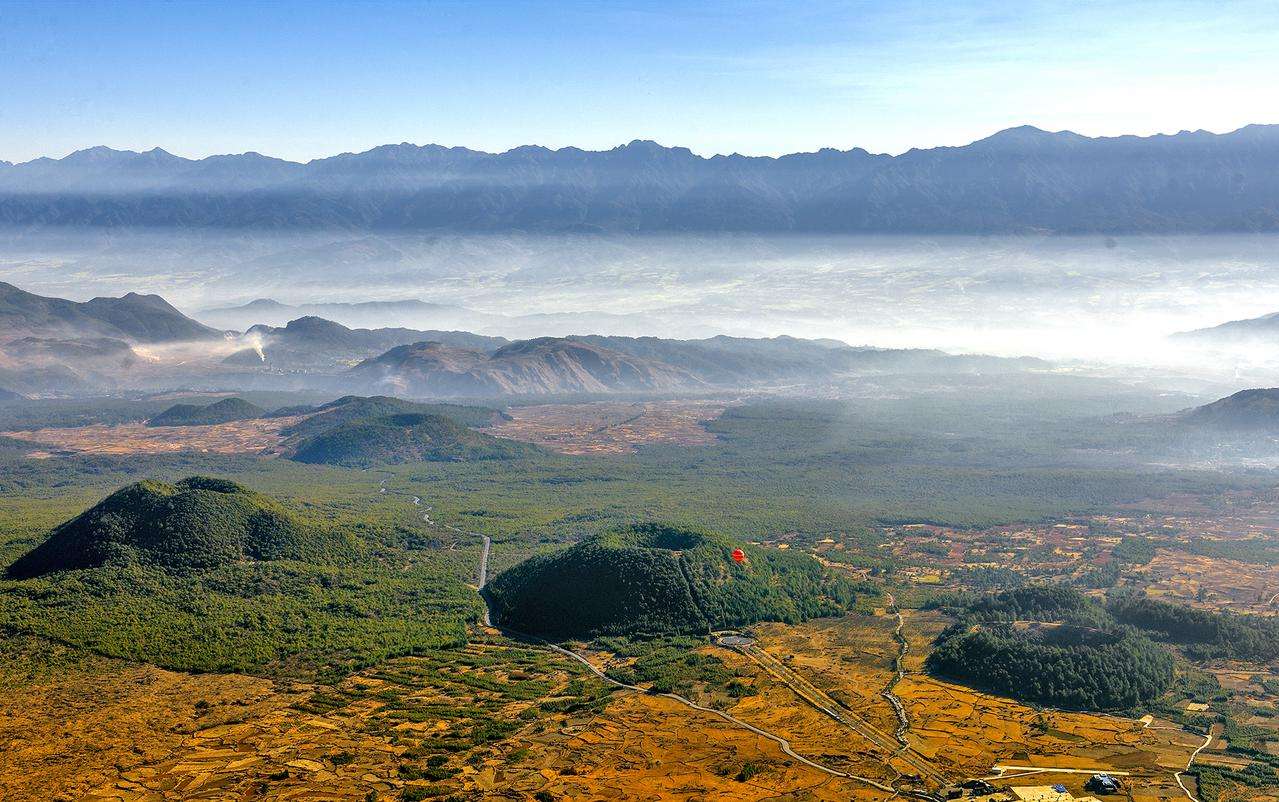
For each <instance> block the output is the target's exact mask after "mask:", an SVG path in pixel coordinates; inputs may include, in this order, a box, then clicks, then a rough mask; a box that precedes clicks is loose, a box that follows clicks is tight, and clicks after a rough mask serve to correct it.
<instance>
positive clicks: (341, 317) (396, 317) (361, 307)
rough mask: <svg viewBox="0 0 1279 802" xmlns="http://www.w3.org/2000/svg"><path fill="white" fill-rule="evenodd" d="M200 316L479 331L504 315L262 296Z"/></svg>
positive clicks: (227, 321) (233, 322)
mask: <svg viewBox="0 0 1279 802" xmlns="http://www.w3.org/2000/svg"><path fill="white" fill-rule="evenodd" d="M196 314H197V315H199V317H200V319H201V320H203V321H205V322H208V323H212V324H213V325H215V326H221V327H223V328H228V329H239V330H243V329H246V328H248V327H250V326H255V325H266V326H283V325H284V324H286V323H288V322H289V321H291V320H297V319H298V318H301V317H319V318H324V319H326V320H332V321H335V322H337V323H341V324H343V325H345V326H351V327H353V328H371V329H382V328H392V327H399V328H412V327H414V326H417V325H419V324H420V322H421V321H423V320H430V321H431V322H432V323H433V324H434V325H436V326H439V327H442V328H448V329H468V330H471V331H474V330H476V329H477V328H479V327H480V326H481V325H482V324H485V323H488V322H490V321H492V320H501V319H503V318H501V317H499V316H497V315H485V314H482V313H480V312H475V311H473V310H470V309H463V308H461V307H458V306H450V305H448V304H436V303H429V302H427V301H419V300H406V301H363V302H360V303H319V304H296V305H295V304H286V303H281V302H280V301H276V300H273V299H271V298H258V299H257V300H255V301H250V302H249V303H247V304H242V305H240V306H223V307H216V308H213V309H204V310H200V311H199V312H197V313H196Z"/></svg>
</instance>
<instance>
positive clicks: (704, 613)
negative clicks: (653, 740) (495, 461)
mask: <svg viewBox="0 0 1279 802" xmlns="http://www.w3.org/2000/svg"><path fill="white" fill-rule="evenodd" d="M740 548H741V549H742V550H743V553H744V559H743V561H742V562H740V563H739V562H736V561H735V560H734V559H733V558H732V556H731V555H732V552H733V549H734V544H733V543H732V542H731V541H730V540H728V539H727V538H725V537H724V536H722V535H717V534H711V533H705V532H698V531H694V530H689V529H683V528H679V527H672V526H666V525H662V524H656V523H647V524H637V525H634V526H630V527H626V528H623V529H620V530H617V531H613V532H607V533H605V534H602V535H598V536H595V537H592V538H588V539H586V540H584V541H582V542H581V543H578V544H577V545H575V546H572V547H570V548H568V549H565V550H563V551H559V552H555V553H553V554H549V555H542V556H538V557H534V558H532V559H529V560H526V561H525V562H523V563H520V564H519V565H517V566H515V567H514V568H511V569H509V570H507V571H505V572H503V573H502V574H501V575H499V576H498V577H497V578H496V579H495V580H494V581H493V582H492V583H491V584H490V585H489V587H488V588H487V592H488V594H489V598H490V600H491V602H492V606H493V608H494V611H495V613H496V614H497V617H498V620H499V621H500V622H501V623H503V624H504V625H506V626H509V627H513V628H515V629H517V630H520V631H523V632H531V633H537V634H544V635H549V636H552V637H568V636H577V635H599V634H624V633H625V634H628V633H647V634H669V633H677V632H702V633H704V632H707V631H709V630H713V629H724V628H726V627H736V626H743V625H745V624H751V623H754V622H757V621H785V622H789V623H795V622H799V621H803V620H806V619H808V618H813V617H816V616H822V615H834V614H837V613H839V612H841V611H842V610H844V609H846V608H847V607H848V605H849V604H851V603H852V601H853V599H854V593H855V591H856V590H857V588H856V587H855V586H854V585H853V584H852V583H850V582H848V581H847V580H845V579H843V578H842V577H839V576H837V575H834V574H832V573H831V572H829V571H827V570H826V569H824V568H823V567H822V565H821V564H820V563H818V562H817V561H816V560H814V559H813V558H812V557H810V556H808V555H806V554H797V553H793V552H787V551H779V550H776V549H763V548H758V547H755V546H750V545H743V546H740Z"/></svg>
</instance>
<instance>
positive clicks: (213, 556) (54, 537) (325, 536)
mask: <svg viewBox="0 0 1279 802" xmlns="http://www.w3.org/2000/svg"><path fill="white" fill-rule="evenodd" d="M349 549H350V546H349V543H347V542H346V541H345V540H344V539H343V538H341V537H339V536H336V535H333V534H329V533H325V532H321V531H318V530H316V529H313V528H310V527H305V526H303V525H301V524H299V523H298V522H297V521H296V520H295V519H294V518H293V516H291V515H290V514H289V513H288V512H286V511H285V510H284V509H283V508H282V507H281V506H280V505H279V504H277V503H276V502H275V501H274V500H272V499H270V498H269V497H267V496H264V495H262V494H260V493H254V492H252V491H250V490H248V489H246V488H244V487H241V486H240V485H238V484H236V483H234V482H230V481H227V480H224V479H211V478H208V477H203V476H192V477H190V478H187V479H183V480H182V481H180V482H178V483H176V484H167V483H165V482H157V481H151V480H147V481H142V482H137V483H136V484H132V485H129V486H127V487H124V488H122V489H120V490H117V491H116V492H115V493H112V494H111V495H110V496H108V497H107V498H105V499H103V500H102V501H101V502H99V503H97V504H95V505H94V506H93V507H91V508H90V509H88V510H86V511H85V512H84V513H82V514H80V515H78V516H76V517H75V518H73V519H71V520H70V521H67V522H66V523H63V524H61V525H60V526H58V527H56V528H55V529H54V530H53V532H52V533H51V534H50V535H49V538H48V539H47V540H45V541H44V542H43V543H41V544H40V545H38V546H36V547H35V548H34V549H32V550H31V551H29V552H27V553H26V554H25V555H23V556H22V557H20V558H19V559H18V560H17V561H16V562H14V563H13V565H12V566H10V568H9V575H10V576H11V577H15V578H25V577H32V576H39V575H42V574H48V573H53V572H57V571H68V570H73V569H79V568H96V567H99V566H102V565H107V564H112V565H129V564H139V565H148V566H155V567H159V568H163V569H167V570H173V571H190V570H199V569H208V568H213V567H216V566H219V565H226V564H229V563H235V562H240V561H243V560H281V559H293V560H301V559H323V558H325V557H327V556H331V555H335V554H339V553H344V552H347V551H349Z"/></svg>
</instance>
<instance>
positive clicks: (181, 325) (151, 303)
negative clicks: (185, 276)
mask: <svg viewBox="0 0 1279 802" xmlns="http://www.w3.org/2000/svg"><path fill="white" fill-rule="evenodd" d="M6 335H8V336H21V337H35V338H41V339H57V338H63V339H83V338H89V337H93V338H112V339H117V340H122V341H126V342H137V343H164V342H180V341H181V342H186V341H191V340H210V339H217V338H220V337H221V336H222V332H220V331H218V330H217V329H213V328H210V327H208V326H205V325H204V324H203V323H198V322H196V321H195V320H192V319H191V318H189V317H187V316H186V315H184V314H182V313H181V312H179V311H178V310H177V309H175V308H174V307H173V306H172V305H170V304H169V302H168V301H166V300H164V299H163V298H161V297H160V296H158V295H139V294H138V293H136V292H131V293H128V294H127V295H124V296H122V297H120V298H94V299H92V300H89V301H85V302H83V303H78V302H76V301H68V300H66V299H64V298H48V297H45V296H43V295H36V294H34V293H30V292H26V291H25V290H21V289H18V288H17V287H15V286H13V285H12V284H7V283H5V282H3V281H0V342H3V341H4V339H5V338H6Z"/></svg>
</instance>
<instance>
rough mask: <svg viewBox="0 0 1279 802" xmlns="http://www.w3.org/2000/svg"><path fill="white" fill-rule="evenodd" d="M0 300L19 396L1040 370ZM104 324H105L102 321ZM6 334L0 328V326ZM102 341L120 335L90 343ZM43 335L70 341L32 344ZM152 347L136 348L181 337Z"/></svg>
mask: <svg viewBox="0 0 1279 802" xmlns="http://www.w3.org/2000/svg"><path fill="white" fill-rule="evenodd" d="M3 286H4V287H6V288H8V290H9V291H8V292H7V294H6V295H3V296H0V334H7V335H8V336H9V337H10V338H11V339H9V340H7V341H0V381H2V382H3V383H4V384H5V386H8V387H12V388H14V389H15V390H18V391H21V392H27V393H35V394H45V393H73V394H83V393H87V392H93V391H95V390H96V391H101V390H110V391H112V392H115V391H127V390H131V389H164V388H171V387H199V388H204V389H218V390H225V389H233V390H241V391H243V390H249V389H273V388H274V389H282V388H291V389H302V388H311V389H325V390H332V391H338V392H352V391H360V392H373V393H389V394H399V395H409V396H417V397H432V396H440V397H466V396H470V397H489V396H501V395H572V394H608V393H619V392H621V393H667V392H672V391H680V392H684V391H694V392H700V391H704V390H707V389H711V388H719V389H726V388H730V389H736V388H747V387H765V386H770V385H771V386H778V385H782V386H786V385H800V384H804V385H809V386H814V385H826V384H830V383H832V382H838V381H842V380H844V379H846V378H848V377H849V376H853V375H871V374H884V373H898V374H909V373H920V374H924V373H929V374H937V375H947V376H955V375H958V374H964V373H976V372H990V373H997V372H1009V371H1024V370H1034V369H1040V368H1044V367H1046V366H1047V363H1045V362H1042V361H1040V360H1037V359H1031V358H1021V359H1005V358H997V357H988V356H980V355H970V356H957V355H953V354H947V353H944V352H941V351H933V350H926V349H878V348H854V347H851V346H849V345H846V344H845V343H842V342H839V341H835V340H803V339H799V338H795V337H789V336H781V337H774V338H771V339H765V338H742V337H729V336H723V335H720V336H715V337H709V338H705V339H700V340H676V339H669V338H660V337H651V336H650V337H622V336H611V335H609V336H605V335H575V336H568V337H540V338H534V339H526V340H515V341H511V340H507V339H505V338H502V337H490V336H485V335H479V334H473V333H471V332H467V331H430V330H418V329H405V328H380V329H352V328H348V327H346V326H343V325H341V324H339V323H335V322H333V321H331V320H325V319H323V318H319V317H313V316H311V317H302V318H297V319H294V320H291V321H290V322H289V323H288V324H287V325H286V326H283V327H274V326H268V325H257V326H252V327H250V328H249V329H247V330H246V331H245V332H243V333H242V334H235V333H234V332H220V331H217V330H215V329H211V328H209V327H207V326H204V325H203V324H200V323H197V322H196V321H194V320H191V319H190V318H187V317H185V316H184V315H182V314H181V313H180V312H178V311H177V310H176V309H174V308H173V307H172V306H170V305H169V304H168V303H167V302H165V301H164V299H162V298H160V297H159V296H139V295H136V294H134V293H130V294H129V295H126V296H124V297H123V298H118V299H94V301H90V302H87V303H85V304H77V303H75V302H72V301H66V300H63V299H58V298H45V297H42V296H37V295H33V294H31V293H26V292H23V291H22V290H19V289H17V288H16V287H12V286H11V285H3ZM106 313H110V314H109V315H108V314H106ZM6 325H7V326H8V328H7V329H6V328H5V327H4V326H6ZM98 331H111V332H113V333H115V334H116V335H117V336H114V337H113V336H105V335H99V334H94V333H93V332H98ZM50 332H58V333H63V334H67V335H71V336H69V337H68V338H58V337H48V336H39V335H42V334H48V333H50ZM184 334H185V335H189V336H190V337H191V339H187V340H169V341H160V342H147V341H140V338H142V337H147V338H156V337H178V336H180V335H184Z"/></svg>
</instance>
